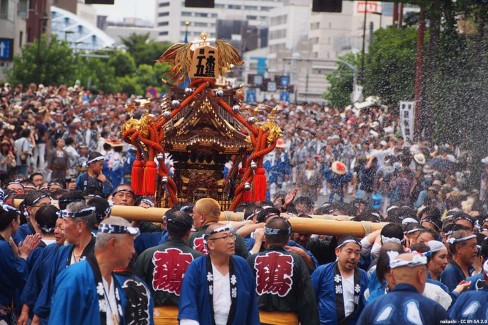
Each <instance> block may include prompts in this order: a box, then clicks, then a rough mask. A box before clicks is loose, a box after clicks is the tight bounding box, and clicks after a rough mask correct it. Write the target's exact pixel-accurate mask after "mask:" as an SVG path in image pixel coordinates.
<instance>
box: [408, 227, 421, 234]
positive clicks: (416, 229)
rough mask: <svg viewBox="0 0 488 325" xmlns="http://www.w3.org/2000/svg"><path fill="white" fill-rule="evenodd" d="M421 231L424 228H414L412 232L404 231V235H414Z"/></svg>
mask: <svg viewBox="0 0 488 325" xmlns="http://www.w3.org/2000/svg"><path fill="white" fill-rule="evenodd" d="M420 230H422V228H413V229H410V230H407V231H404V232H403V233H404V234H405V235H408V234H412V233H414V232H417V231H420Z"/></svg>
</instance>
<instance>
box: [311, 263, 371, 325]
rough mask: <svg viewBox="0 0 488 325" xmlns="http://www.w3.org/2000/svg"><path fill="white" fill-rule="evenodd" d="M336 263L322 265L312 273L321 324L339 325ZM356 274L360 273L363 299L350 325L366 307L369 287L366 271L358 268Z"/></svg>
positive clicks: (350, 320)
mask: <svg viewBox="0 0 488 325" xmlns="http://www.w3.org/2000/svg"><path fill="white" fill-rule="evenodd" d="M336 263H337V262H333V263H328V264H324V265H321V266H319V267H318V268H317V269H316V270H315V271H314V272H313V273H312V284H313V288H314V290H315V296H316V297H317V302H318V305H319V315H320V324H327V325H335V324H338V319H337V311H336V310H337V308H336V292H335V283H334V272H335V271H334V268H335V265H336ZM356 272H360V281H359V286H360V287H361V291H360V293H359V297H361V299H360V300H359V304H358V306H357V308H356V311H355V312H354V315H353V316H352V317H351V318H350V319H349V322H348V324H355V323H356V320H357V317H358V315H359V314H360V313H361V310H362V309H363V307H364V299H363V298H364V291H365V290H366V288H367V287H368V274H367V273H366V272H365V271H364V270H361V269H358V268H356Z"/></svg>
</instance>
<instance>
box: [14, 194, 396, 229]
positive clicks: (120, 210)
mask: <svg viewBox="0 0 488 325" xmlns="http://www.w3.org/2000/svg"><path fill="white" fill-rule="evenodd" d="M20 202H22V200H15V202H14V204H15V206H16V207H18V206H19V204H20ZM53 203H55V202H53ZM166 211H168V209H166V208H147V209H146V208H142V207H133V206H123V205H114V206H113V207H112V213H111V215H112V216H118V217H122V218H124V219H128V220H131V221H149V222H158V223H161V222H162V220H163V215H164V214H165V213H166ZM243 219H244V217H243V213H242V212H231V211H222V213H221V215H220V220H222V221H242V220H243ZM348 219H350V217H347V216H331V215H312V218H289V219H288V221H289V222H290V224H291V227H292V229H293V232H299V233H305V234H306V233H309V234H318V235H331V236H342V235H348V234H350V235H355V236H357V237H364V235H365V234H366V233H369V232H372V231H375V230H378V229H381V228H383V226H384V225H385V224H386V223H371V222H357V221H347V220H348Z"/></svg>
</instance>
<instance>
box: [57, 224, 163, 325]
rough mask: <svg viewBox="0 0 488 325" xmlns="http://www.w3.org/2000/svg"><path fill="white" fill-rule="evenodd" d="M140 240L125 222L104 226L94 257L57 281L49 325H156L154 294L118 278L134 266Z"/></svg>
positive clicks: (133, 281) (131, 280) (135, 282)
mask: <svg viewBox="0 0 488 325" xmlns="http://www.w3.org/2000/svg"><path fill="white" fill-rule="evenodd" d="M138 234H139V229H138V228H134V227H131V226H130V223H129V222H128V221H126V220H125V219H122V218H119V217H111V218H108V219H106V220H104V221H103V222H102V223H101V224H100V226H99V227H98V234H97V239H96V243H95V252H94V254H93V255H91V256H89V257H88V258H87V259H86V260H84V261H81V262H79V263H76V264H74V265H72V266H70V267H68V268H67V269H66V270H64V271H63V272H62V273H61V274H59V276H58V277H57V279H56V284H55V290H54V296H53V299H52V308H51V315H50V317H49V324H153V304H152V298H151V293H150V291H149V288H148V287H147V286H146V284H145V283H144V282H143V281H142V280H141V279H140V278H138V277H136V276H134V275H129V274H120V273H115V272H114V270H116V269H121V268H126V267H127V266H128V265H129V263H130V261H131V259H132V257H133V256H134V254H135V249H134V236H137V235H138Z"/></svg>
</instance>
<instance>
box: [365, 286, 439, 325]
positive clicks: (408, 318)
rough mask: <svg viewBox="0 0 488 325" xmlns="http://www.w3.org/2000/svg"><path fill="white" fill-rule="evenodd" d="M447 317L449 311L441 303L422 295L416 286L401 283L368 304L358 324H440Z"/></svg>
mask: <svg viewBox="0 0 488 325" xmlns="http://www.w3.org/2000/svg"><path fill="white" fill-rule="evenodd" d="M447 319H448V317H447V312H446V310H445V309H444V308H443V307H442V306H441V305H439V304H438V303H437V302H435V301H433V300H431V299H429V298H427V297H424V296H422V295H421V294H420V293H418V292H417V289H415V287H413V286H411V285H408V284H404V283H401V284H398V285H397V286H396V287H395V289H393V290H392V291H391V292H390V293H388V294H386V295H383V296H381V297H378V298H377V299H375V300H374V301H373V302H372V303H370V304H368V305H367V306H366V308H364V310H363V312H362V313H361V315H360V316H359V319H358V321H357V324H361V325H370V324H385V325H386V324H392V325H399V324H440V321H441V320H447Z"/></svg>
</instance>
